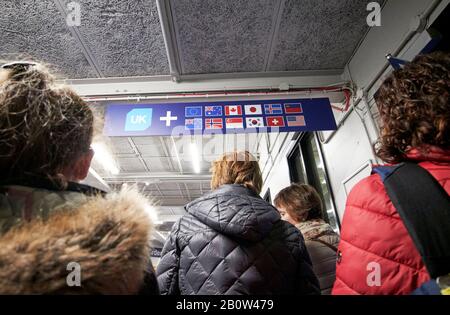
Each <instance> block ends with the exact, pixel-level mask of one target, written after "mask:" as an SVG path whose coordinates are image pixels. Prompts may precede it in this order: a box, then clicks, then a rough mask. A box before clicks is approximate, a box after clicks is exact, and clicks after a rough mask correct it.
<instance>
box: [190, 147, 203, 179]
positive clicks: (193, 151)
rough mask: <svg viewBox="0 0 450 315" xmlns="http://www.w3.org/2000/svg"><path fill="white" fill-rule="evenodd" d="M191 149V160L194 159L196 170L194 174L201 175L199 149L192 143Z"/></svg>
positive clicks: (193, 166)
mask: <svg viewBox="0 0 450 315" xmlns="http://www.w3.org/2000/svg"><path fill="white" fill-rule="evenodd" d="M189 149H190V151H191V158H192V168H193V169H194V173H196V174H199V173H200V154H199V153H198V148H197V145H196V144H195V142H192V143H191V144H190V146H189Z"/></svg>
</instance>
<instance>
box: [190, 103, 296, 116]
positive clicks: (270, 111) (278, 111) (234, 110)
mask: <svg viewBox="0 0 450 315" xmlns="http://www.w3.org/2000/svg"><path fill="white" fill-rule="evenodd" d="M283 105H284V106H283ZM283 109H284V110H283ZM204 110H205V117H221V116H223V114H225V116H242V115H243V114H245V116H258V115H263V114H264V115H282V114H286V115H290V114H302V113H303V108H302V104H300V103H290V104H263V105H261V104H255V105H253V104H252V105H225V106H221V105H214V106H205V107H204ZM185 116H186V118H195V117H203V107H202V106H187V107H185Z"/></svg>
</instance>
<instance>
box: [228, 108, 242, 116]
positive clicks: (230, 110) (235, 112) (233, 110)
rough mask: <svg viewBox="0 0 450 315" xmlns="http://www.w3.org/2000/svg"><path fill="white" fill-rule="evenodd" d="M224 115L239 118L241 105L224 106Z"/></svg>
mask: <svg viewBox="0 0 450 315" xmlns="http://www.w3.org/2000/svg"><path fill="white" fill-rule="evenodd" d="M225 115H227V116H240V115H242V107H241V105H230V106H225Z"/></svg>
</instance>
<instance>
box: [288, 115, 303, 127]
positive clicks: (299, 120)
mask: <svg viewBox="0 0 450 315" xmlns="http://www.w3.org/2000/svg"><path fill="white" fill-rule="evenodd" d="M286 121H287V125H288V127H304V126H306V123H305V117H304V116H287V117H286Z"/></svg>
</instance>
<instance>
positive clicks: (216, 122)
mask: <svg viewBox="0 0 450 315" xmlns="http://www.w3.org/2000/svg"><path fill="white" fill-rule="evenodd" d="M205 128H206V129H222V128H223V120H222V118H209V119H208V118H207V119H206V120H205Z"/></svg>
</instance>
